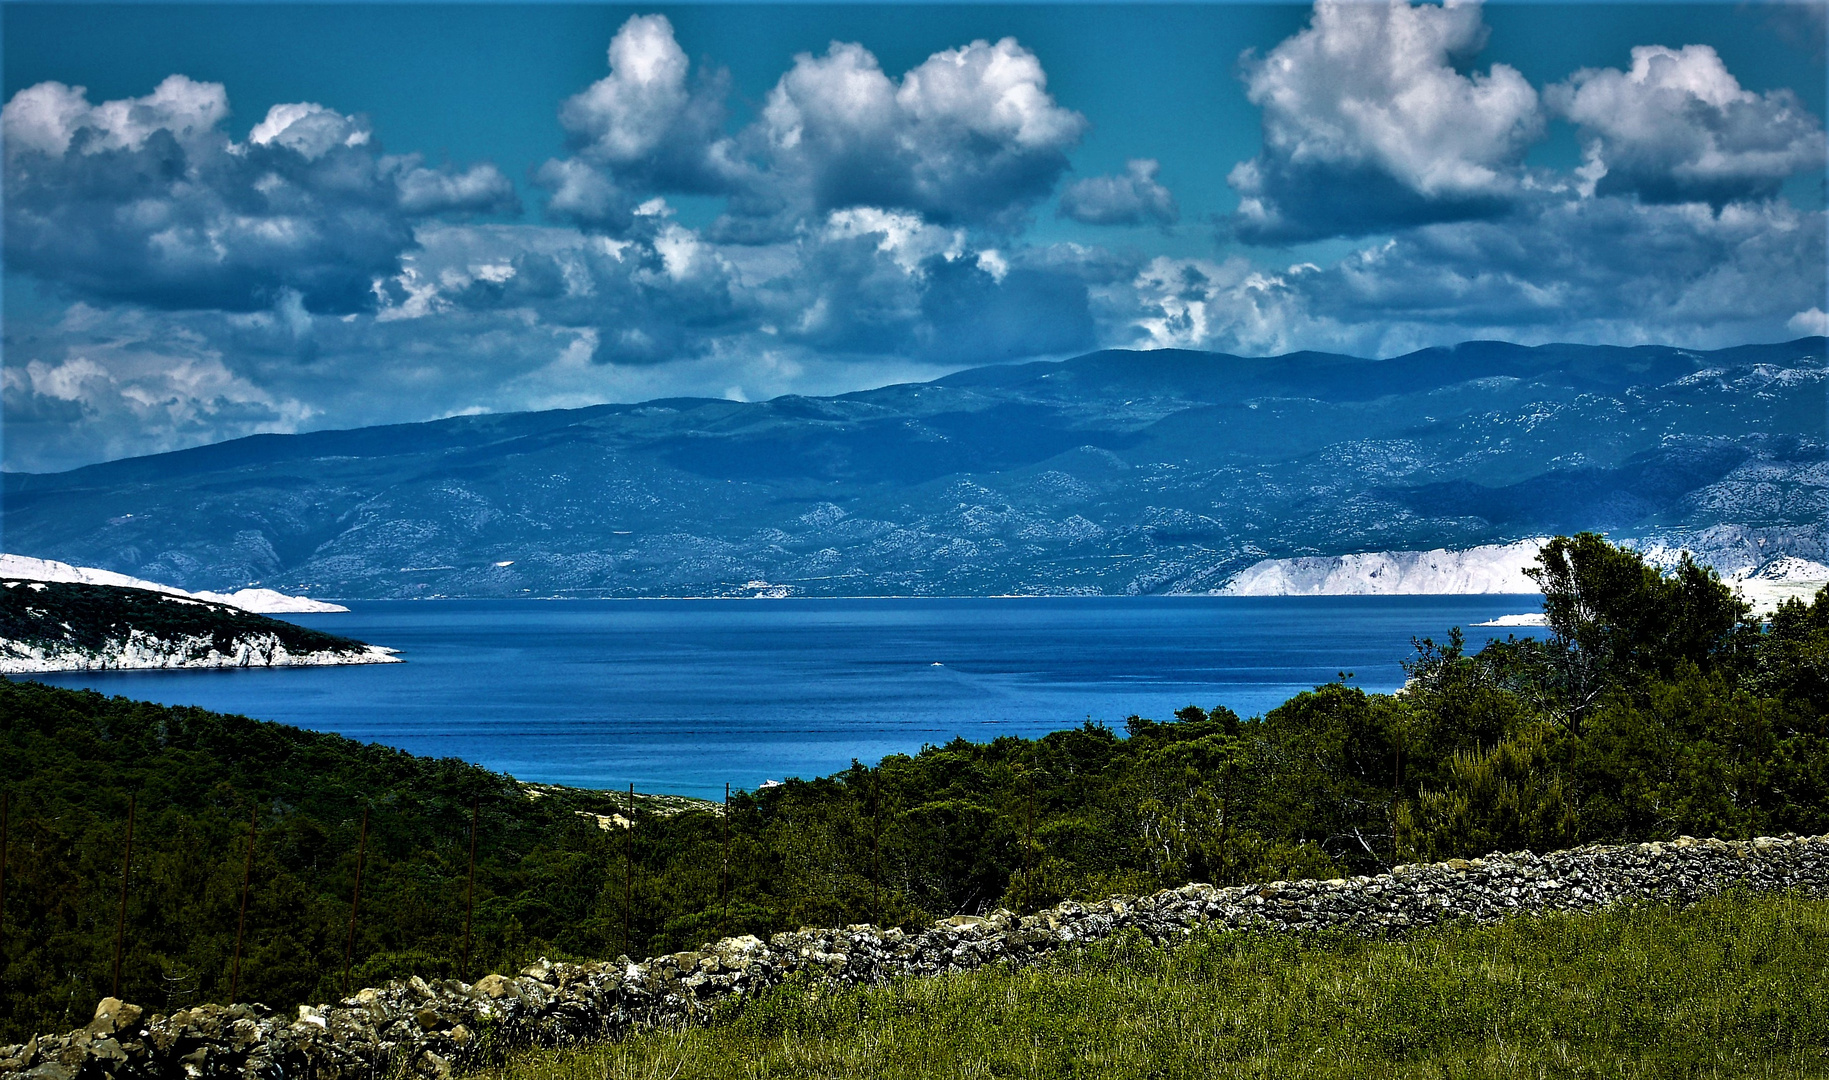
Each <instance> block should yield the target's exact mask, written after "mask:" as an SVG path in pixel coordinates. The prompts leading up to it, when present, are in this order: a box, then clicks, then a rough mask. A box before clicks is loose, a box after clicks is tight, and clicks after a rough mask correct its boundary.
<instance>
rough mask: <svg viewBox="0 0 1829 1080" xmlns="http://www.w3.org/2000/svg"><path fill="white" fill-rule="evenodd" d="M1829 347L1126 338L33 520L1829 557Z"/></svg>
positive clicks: (953, 545)
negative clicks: (1717, 543) (1605, 545)
mask: <svg viewBox="0 0 1829 1080" xmlns="http://www.w3.org/2000/svg"><path fill="white" fill-rule="evenodd" d="M1824 370H1825V365H1824V339H1823V338H1820V337H1812V338H1804V339H1801V340H1798V341H1793V342H1788V343H1785V344H1775V345H1749V346H1742V347H1739V348H1734V349H1725V350H1721V351H1717V352H1695V351H1689V350H1681V349H1670V348H1662V347H1641V348H1631V349H1626V348H1600V347H1591V346H1579V345H1548V346H1542V347H1537V348H1526V347H1522V346H1516V345H1508V344H1503V343H1497V342H1469V343H1466V344H1463V345H1459V346H1456V347H1453V348H1442V349H1428V350H1424V351H1422V352H1417V353H1412V354H1410V355H1407V356H1402V357H1397V358H1394V359H1390V360H1377V361H1373V360H1364V359H1358V358H1354V357H1350V356H1335V355H1327V354H1321V353H1298V354H1294V355H1291V356H1282V357H1276V358H1269V359H1252V358H1245V357H1237V356H1227V355H1220V354H1212V353H1194V352H1175V351H1163V352H1142V353H1138V352H1117V351H1112V352H1100V353H1093V354H1091V355H1088V356H1083V357H1080V358H1078V359H1075V360H1069V361H1066V362H1063V363H1031V364H1021V365H1011V366H999V367H986V368H978V369H974V370H970V371H964V372H960V373H958V374H955V375H951V376H948V377H947V378H944V379H939V380H936V381H934V382H930V383H921V384H911V385H900V386H889V387H883V388H881V389H878V390H869V391H864V392H860V393H854V394H844V395H840V396H837V397H828V398H807V397H784V398H777V399H775V400H773V401H767V402H759V403H741V402H731V401H716V400H706V399H672V400H660V401H650V402H646V403H643V404H639V405H602V406H596V407H593V408H587V409H576V410H566V411H554V412H541V413H521V414H512V415H501V416H474V417H460V418H454V419H450V420H440V421H435V422H432V423H424V424H408V425H398V426H391V427H375V428H364V429H359V430H354V431H324V432H316V433H312V434H307V435H262V436H255V437H252V438H247V439H238V440H235V441H233V442H227V443H221V444H218V445H214V446H206V447H200V448H197V449H193V450H184V451H179V452H176V453H169V454H159V455H154V456H150V457H142V458H133V459H128V460H123V461H115V462H109V463H106V464H101V465H93V466H89V467H87V468H82V469H76V470H72V471H70V472H65V473H56V474H42V475H26V474H8V475H6V476H5V477H4V510H5V535H4V543H5V547H6V549H7V550H9V551H12V552H16V553H20V554H25V555H33V556H37V557H40V558H51V559H59V560H63V561H65V562H70V563H75V564H78V565H83V566H95V567H102V568H106V569H110V570H116V571H120V572H122V573H131V574H133V575H135V576H138V577H143V578H149V579H152V580H159V581H165V582H169V583H171V584H174V585H179V586H182V587H185V588H192V589H197V588H209V589H226V588H233V587H240V586H245V585H247V584H249V583H251V582H259V583H260V584H262V585H265V586H269V587H272V588H278V589H281V590H286V591H308V592H310V593H311V594H313V595H319V596H343V597H409V596H430V595H448V596H456V595H471V596H525V595H586V596H588V595H607V596H636V595H743V594H748V593H756V592H768V591H776V592H778V591H780V590H781V589H783V588H786V589H791V591H792V592H793V593H794V594H797V595H798V594H809V595H876V594H999V593H1060V592H1099V593H1126V592H1168V591H1191V590H1192V591H1204V590H1207V589H1210V588H1215V587H1217V586H1219V585H1220V584H1222V583H1223V582H1224V580H1225V579H1226V577H1227V576H1229V575H1230V574H1231V573H1233V572H1235V571H1237V570H1238V569H1240V568H1241V567H1243V566H1245V565H1248V564H1249V563H1251V562H1252V561H1254V560H1257V559H1259V558H1263V557H1266V556H1285V555H1303V554H1342V553H1347V552H1355V551H1376V550H1395V549H1404V548H1429V547H1441V546H1467V545H1473V544H1482V543H1493V542H1499V541H1504V540H1511V539H1517V538H1520V537H1526V536H1532V535H1541V534H1544V533H1548V532H1555V531H1570V530H1575V529H1583V528H1593V529H1603V530H1608V531H1611V532H1612V533H1613V534H1614V535H1616V536H1628V537H1651V536H1685V535H1694V534H1696V533H1698V532H1699V531H1702V530H1711V529H1712V531H1711V532H1710V533H1709V534H1708V535H1711V536H1715V537H1717V538H1719V537H1722V536H1727V537H1731V538H1735V539H1734V542H1736V543H1743V544H1749V543H1750V544H1754V545H1755V546H1759V545H1764V546H1761V547H1760V548H1759V549H1760V550H1762V551H1764V550H1768V549H1769V550H1770V551H1771V552H1772V553H1774V554H1777V553H1787V552H1788V553H1794V554H1801V555H1803V556H1805V557H1809V558H1814V559H1818V560H1821V559H1822V557H1823V553H1822V522H1823V517H1824V505H1825V504H1824V497H1825V491H1826V490H1829V489H1826V486H1825V485H1826V484H1829V468H1826V466H1825V463H1824V443H1825V399H1824V389H1825V388H1824ZM1720 526H1729V527H1731V528H1728V529H1726V530H1723V529H1721V528H1719V527H1720ZM498 564H510V565H498ZM760 583H767V584H766V587H765V586H764V585H763V584H760Z"/></svg>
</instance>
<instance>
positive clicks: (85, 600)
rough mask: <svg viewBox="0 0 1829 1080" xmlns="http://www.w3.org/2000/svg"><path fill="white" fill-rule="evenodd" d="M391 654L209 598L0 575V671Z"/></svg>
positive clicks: (297, 662)
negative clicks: (202, 598)
mask: <svg viewBox="0 0 1829 1080" xmlns="http://www.w3.org/2000/svg"><path fill="white" fill-rule="evenodd" d="M395 652H396V650H393V649H388V648H383V647H381V646H378V645H369V644H366V643H364V642H360V641H355V640H352V639H350V638H345V637H338V636H336V635H334V634H326V633H323V632H321V631H317V630H312V629H309V628H307V627H303V626H299V625H296V624H294V623H289V622H283V621H281V620H279V619H269V618H266V617H264V616H261V615H256V614H254V613H252V612H250V611H247V610H244V609H243V608H240V607H235V606H231V605H229V604H225V603H220V602H216V601H211V600H201V599H195V598H192V597H190V596H176V595H172V594H171V593H168V592H154V591H151V590H148V589H132V588H124V587H121V586H117V585H97V584H89V583H85V582H71V581H35V580H31V579H28V578H9V577H6V576H4V575H0V673H6V674H33V673H45V672H54V671H100V670H121V671H126V670H146V669H158V668H251V667H319V666H325V665H333V664H334V665H341V664H396V663H399V662H400V658H399V657H398V656H396V655H395Z"/></svg>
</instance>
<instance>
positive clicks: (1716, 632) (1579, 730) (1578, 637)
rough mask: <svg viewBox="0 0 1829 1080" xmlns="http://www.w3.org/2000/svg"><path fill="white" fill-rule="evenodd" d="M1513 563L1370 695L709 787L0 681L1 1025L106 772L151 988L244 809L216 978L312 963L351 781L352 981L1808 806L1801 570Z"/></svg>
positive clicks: (222, 915) (62, 908)
mask: <svg viewBox="0 0 1829 1080" xmlns="http://www.w3.org/2000/svg"><path fill="white" fill-rule="evenodd" d="M1541 573H1542V580H1543V583H1544V585H1545V587H1546V590H1547V604H1546V609H1547V611H1548V613H1549V616H1550V618H1551V621H1552V626H1553V629H1554V631H1555V633H1554V636H1553V637H1552V639H1550V640H1547V641H1536V640H1508V641H1500V642H1495V643H1494V644H1492V645H1490V646H1488V647H1486V648H1485V649H1483V650H1481V651H1480V652H1479V653H1477V654H1471V655H1470V654H1468V653H1467V652H1466V651H1465V650H1464V648H1463V646H1462V642H1461V639H1460V636H1459V634H1458V633H1451V634H1449V635H1448V638H1447V640H1446V642H1444V643H1437V642H1433V641H1427V640H1425V641H1421V642H1419V643H1418V648H1417V653H1416V656H1415V658H1414V659H1413V661H1412V662H1411V664H1410V671H1411V676H1412V677H1411V680H1410V685H1409V686H1408V687H1407V688H1406V690H1405V691H1404V692H1402V693H1400V694H1397V695H1375V694H1366V693H1363V692H1362V691H1360V690H1358V689H1356V688H1354V687H1351V686H1349V685H1346V684H1345V683H1344V681H1343V682H1341V683H1335V684H1330V685H1327V686H1323V687H1319V688H1317V689H1316V690H1314V691H1312V692H1309V693H1304V694H1300V695H1297V696H1296V697H1295V698H1292V699H1291V700H1290V701H1288V702H1287V703H1285V704H1284V705H1282V706H1280V707H1278V708H1276V709H1274V710H1271V711H1270V712H1269V713H1267V714H1265V715H1264V716H1262V717H1253V718H1249V719H1241V718H1239V717H1237V716H1235V715H1233V714H1232V713H1230V712H1229V711H1227V710H1225V709H1213V710H1202V709H1199V708H1192V707H1190V708H1188V709H1184V710H1182V711H1181V712H1180V713H1178V714H1177V715H1176V717H1175V718H1173V719H1171V720H1165V721H1162V722H1155V721H1151V720H1145V719H1140V718H1134V719H1132V720H1131V721H1130V722H1129V724H1128V725H1127V730H1126V731H1125V732H1124V733H1122V734H1121V733H1118V732H1114V731H1110V730H1107V729H1105V728H1102V727H1098V726H1084V727H1080V728H1075V729H1070V730H1066V731H1061V732H1056V733H1054V734H1051V735H1048V736H1046V737H1044V738H1042V739H1038V740H1032V741H1031V740H1021V739H999V740H997V741H995V742H991V743H984V744H976V743H967V742H964V741H956V742H953V743H950V744H948V745H946V746H941V747H928V748H926V749H924V750H922V751H921V752H920V753H919V754H915V755H912V756H908V755H897V756H892V757H889V758H886V759H885V760H884V761H882V762H881V763H880V764H879V765H877V766H876V767H874V768H866V767H864V766H861V765H858V766H854V767H853V768H852V769H850V770H849V771H847V772H844V773H841V774H838V775H836V776H831V777H825V778H821V779H816V780H812V781H792V782H789V783H787V784H785V785H783V786H780V787H774V788H769V789H767V790H765V791H761V792H756V793H742V794H739V795H738V796H737V797H735V798H734V799H733V800H732V803H731V812H730V814H729V816H728V818H725V817H724V816H722V815H720V814H718V813H716V812H714V810H715V808H712V807H709V806H707V807H704V808H703V809H685V810H680V809H679V807H678V806H677V805H669V806H665V807H663V806H661V805H659V804H656V803H653V802H648V803H642V804H639V805H638V806H637V807H635V808H634V809H633V810H632V811H631V809H630V808H628V807H626V806H624V805H623V802H624V801H625V800H624V799H623V798H622V797H621V796H619V795H617V794H616V793H613V792H580V791H563V790H558V789H543V790H546V791H548V792H549V793H548V794H545V795H543V796H542V797H538V798H533V797H530V796H529V793H528V792H527V791H526V790H525V789H523V788H521V787H520V786H519V785H517V784H515V783H514V782H513V781H512V780H510V779H509V778H506V777H502V776H499V775H495V774H491V773H488V772H485V771H484V770H481V769H477V768H474V767H471V766H468V765H465V764H462V763H460V762H455V761H432V760H427V759H420V758H413V757H410V756H408V755H406V754H403V753H399V752H397V751H393V750H388V749H384V748H381V747H374V746H361V745H358V744H355V743H352V742H349V741H347V740H344V739H340V738H337V737H334V736H326V735H316V734H311V733H307V732H301V731H298V730H295V729H289V728H284V727H280V726H278V725H272V724H264V723H260V722H256V721H252V720H247V719H245V718H240V717H225V716H218V715H214V714H209V713H204V712H201V711H198V710H194V709H170V708H163V707H160V706H154V705H148V704H143V703H137V702H130V701H125V700H122V699H118V698H117V699H108V698H104V697H102V696H100V695H97V694H93V693H78V692H72V691H63V690H54V689H51V688H47V687H44V686H40V685H37V684H30V683H12V684H4V685H0V776H4V777H5V778H6V786H7V788H8V790H9V792H10V797H11V805H12V809H11V815H12V817H11V830H12V840H11V851H10V854H9V859H8V871H7V877H6V883H5V888H6V895H5V900H4V917H3V919H0V933H3V935H4V936H3V937H0V960H3V961H4V967H3V968H0V980H3V982H0V1037H8V1036H11V1037H19V1036H22V1035H24V1034H25V1033H27V1032H28V1031H30V1030H33V1029H39V1028H58V1027H67V1026H71V1025H72V1024H73V1023H77V1022H80V1021H82V1020H85V1019H87V1016H88V1010H89V1009H90V1008H91V1007H92V1005H93V1002H94V1001H95V999H96V998H97V997H99V996H100V995H102V994H104V993H106V992H107V991H108V990H109V988H110V983H111V975H112V970H111V969H112V963H113V951H114V941H115V929H116V924H115V919H116V915H117V911H118V908H117V905H118V903H119V891H118V890H119V887H120V865H121V851H122V842H123V839H124V837H123V831H124V828H125V823H126V817H127V802H128V797H129V794H130V793H131V794H134V795H135V796H136V798H137V807H138V810H137V813H138V815H139V817H138V824H137V828H136V833H135V849H134V850H135V854H134V867H135V869H134V874H133V878H132V881H131V888H130V890H129V898H128V905H127V916H128V918H127V933H126V942H127V955H126V961H125V964H124V971H123V987H122V991H123V994H124V996H126V997H128V998H130V999H133V1000H137V1001H140V1002H142V1003H144V1004H146V1005H149V1006H151V1007H153V1008H155V1009H166V1008H170V1007H172V1006H175V1005H179V1004H185V1003H191V1002H195V1001H199V1000H222V999H223V998H224V997H225V996H226V995H227V992H228V983H229V978H230V969H231V966H232V955H233V942H234V935H235V927H236V921H237V905H238V903H239V897H240V886H241V879H242V872H243V857H244V851H245V848H244V845H245V843H246V838H247V829H248V822H249V816H250V814H252V815H253V816H254V819H255V821H256V823H257V825H258V828H259V832H258V836H257V843H256V845H255V855H254V858H255V870H254V874H253V881H254V886H253V890H252V900H251V905H250V909H249V917H248V926H249V931H248V942H249V943H248V946H247V950H246V954H245V955H246V959H245V961H244V965H243V974H242V983H241V987H242V991H243V992H242V994H241V996H242V997H244V998H252V999H254V1000H260V1001H265V1002H267V1003H269V1004H272V1005H276V1006H286V1005H290V1004H293V1003H297V1002H301V1001H307V1000H324V999H327V998H328V997H330V996H332V995H334V994H336V993H337V992H338V990H339V988H340V987H341V985H342V982H343V978H342V974H343V973H342V967H343V954H344V950H345V945H346V940H347V937H346V935H347V934H348V923H349V898H350V895H351V891H352V888H353V885H354V879H355V873H356V862H357V851H358V847H359V833H360V827H361V820H362V815H363V812H364V810H367V811H368V813H369V818H370V834H369V839H368V854H367V863H366V867H365V869H364V874H363V879H362V880H363V900H362V908H361V916H360V919H359V920H358V923H357V931H356V944H355V948H354V958H355V972H354V976H353V979H352V981H353V982H354V983H355V984H357V985H364V984H371V983H373V982H375V981H377V980H380V979H383V978H387V977H391V976H395V975H400V974H406V973H417V974H424V975H428V976H433V975H462V976H466V977H473V976H475V975H477V974H480V973H481V972H483V971H484V970H486V969H490V968H495V969H501V968H503V967H506V966H508V965H512V964H518V963H519V962H521V961H523V960H525V959H529V958H531V957H533V956H536V955H540V954H545V955H548V956H552V957H555V958H557V957H576V958H588V957H614V956H615V955H617V954H618V953H625V952H626V953H628V954H630V955H634V956H640V955H644V954H652V953H658V952H663V951H669V950H672V949H675V948H680V947H687V946H691V945H694V944H697V943H699V942H702V941H706V940H709V939H712V938H715V937H717V936H719V934H721V933H740V932H753V933H759V934H765V933H768V932H771V931H774V930H779V929H783V928H793V927H795V926H800V925H842V924H845V923H851V922H859V921H876V922H884V923H899V924H904V925H907V924H915V923H921V922H925V921H927V920H929V919H931V918H933V917H935V916H939V915H947V914H952V913H955V912H961V911H965V912H970V911H975V910H982V909H987V908H990V907H994V906H998V905H1003V906H1007V907H1012V908H1016V909H1030V908H1033V907H1036V906H1038V905H1041V904H1044V903H1049V902H1052V901H1054V900H1056V899H1059V898H1062V897H1065V896H1095V897H1096V896H1103V895H1106V894H1109V893H1111V892H1140V891H1149V890H1154V889H1156V888H1159V887H1163V886H1171V885H1177V884H1181V883H1183V882H1186V881H1189V880H1209V881H1216V882H1237V881H1243V880H1251V879H1266V878H1290V877H1302V876H1330V875H1337V874H1345V873H1361V872H1368V871H1374V872H1375V871H1377V870H1380V869H1383V868H1384V867H1386V866H1387V865H1389V864H1392V863H1396V862H1407V861H1413V860H1416V859H1420V858H1434V857H1447V856H1452V855H1473V854H1483V853H1485V852H1488V851H1491V850H1494V849H1517V848H1524V847H1531V848H1539V849H1547V848H1554V847H1561V846H1566V845H1568V844H1571V843H1577V842H1584V841H1590V840H1604V839H1618V838H1657V837H1670V836H1675V835H1678V834H1683V833H1688V834H1692V835H1715V836H1726V837H1744V836H1750V835H1754V834H1759V833H1772V832H1781V831H1785V830H1796V831H1808V832H1813V833H1821V832H1829V591H1826V592H1825V593H1824V594H1819V595H1818V597H1817V598H1816V600H1815V602H1814V603H1813V604H1811V605H1808V606H1806V605H1803V604H1799V603H1795V602H1793V603H1790V604H1787V605H1786V606H1785V607H1783V608H1782V609H1781V610H1780V611H1779V612H1778V613H1777V614H1776V615H1775V616H1774V617H1773V618H1771V619H1770V620H1769V621H1768V622H1766V623H1764V624H1760V623H1755V622H1752V621H1749V620H1748V619H1747V617H1746V611H1745V609H1744V607H1743V606H1742V605H1740V604H1739V603H1738V602H1737V601H1736V600H1735V599H1734V598H1733V597H1732V596H1731V595H1730V594H1729V593H1728V592H1727V590H1726V589H1725V588H1724V587H1723V586H1722V585H1721V583H1720V582H1719V581H1718V580H1717V579H1716V578H1715V577H1714V575H1713V574H1712V573H1711V572H1710V571H1708V570H1706V569H1704V568H1701V567H1697V566H1694V565H1685V566H1683V567H1681V568H1679V570H1678V571H1677V572H1676V573H1674V574H1670V575H1665V574H1661V573H1659V572H1658V571H1657V570H1656V569H1654V568H1651V567H1649V566H1647V565H1645V564H1644V563H1643V562H1642V561H1641V560H1640V559H1639V558H1638V556H1636V555H1634V554H1633V553H1631V552H1628V551H1623V550H1621V549H1618V548H1615V547H1612V546H1611V545H1609V544H1607V543H1606V542H1605V541H1603V540H1601V539H1600V538H1598V537H1594V536H1589V535H1582V536H1577V537H1574V538H1565V539H1558V540H1557V541H1555V542H1554V543H1552V544H1551V545H1550V546H1549V547H1548V548H1547V549H1546V551H1545V553H1544V556H1543V567H1542V571H1541ZM473 805H476V806H480V818H481V828H480V830H479V843H478V849H479V850H478V866H477V877H476V914H475V930H474V937H475V946H474V950H473V955H472V956H471V958H470V962H469V964H468V966H467V967H466V966H464V964H463V925H464V914H465V895H466V868H467V858H468V853H469V837H470V821H471V813H472V807H473ZM581 812H582V813H583V814H586V815H611V814H618V813H621V814H629V815H631V816H632V817H633V819H634V827H633V828H632V829H628V830H624V829H622V828H620V827H618V826H616V825H615V824H614V822H610V821H607V819H606V820H605V821H604V822H602V823H601V824H608V825H609V827H608V828H603V827H600V821H599V819H598V818H597V817H594V816H581ZM625 895H627V896H628V897H629V902H627V903H625V899H624V898H625Z"/></svg>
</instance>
